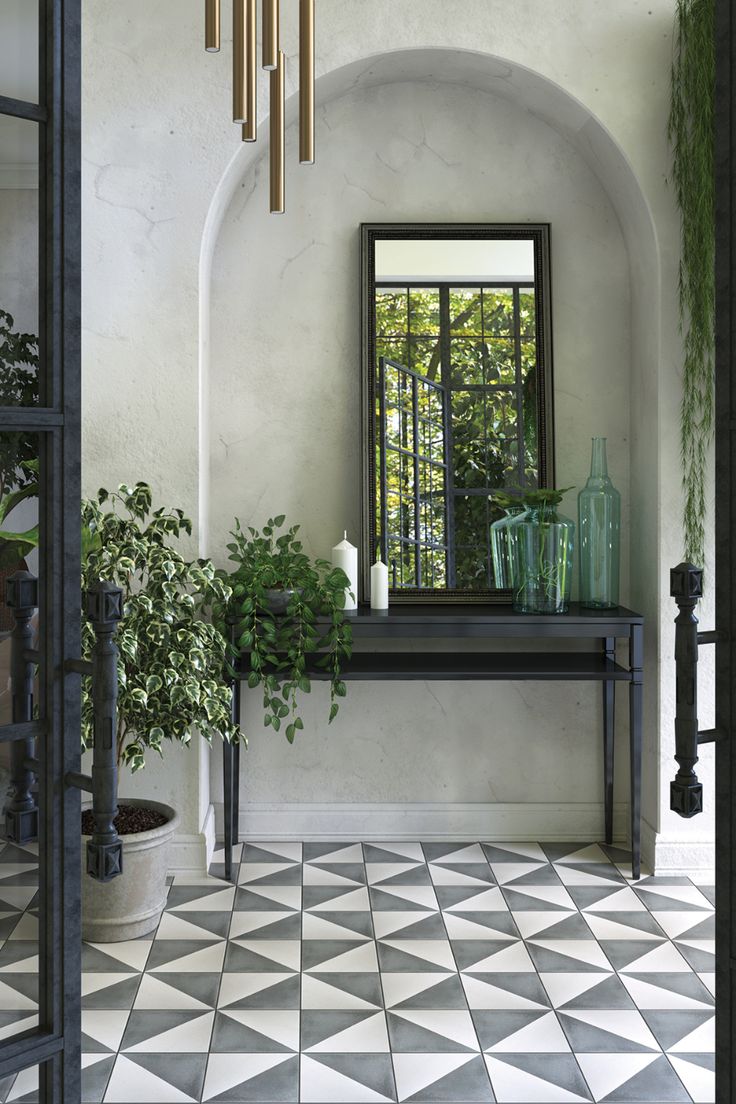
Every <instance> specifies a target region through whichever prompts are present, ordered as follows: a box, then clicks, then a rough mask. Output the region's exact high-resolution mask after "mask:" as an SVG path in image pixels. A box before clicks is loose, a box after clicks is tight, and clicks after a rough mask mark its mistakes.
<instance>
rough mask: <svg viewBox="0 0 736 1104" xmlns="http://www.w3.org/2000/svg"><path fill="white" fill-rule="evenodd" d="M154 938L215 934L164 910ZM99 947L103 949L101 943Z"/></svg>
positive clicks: (206, 938)
mask: <svg viewBox="0 0 736 1104" xmlns="http://www.w3.org/2000/svg"><path fill="white" fill-rule="evenodd" d="M258 915H259V916H265V915H266V913H262V912H259V913H258ZM156 938H157V939H188V940H190V941H192V942H194V941H195V940H197V941H201V942H203V943H211V942H212V940H213V939H217V936H216V935H214V934H213V933H212V932H211V931H207V930H206V928H200V926H199V925H198V924H197V922H196V920H187V919H186V917H184V916H178V915H177V913H175V912H165V913H164V914H163V916H162V917H161V923H160V924H159V926H158V929H157V931H156ZM108 945H110V944H108ZM100 947H101V949H104V948H103V946H102V945H100ZM141 969H142V967H141Z"/></svg>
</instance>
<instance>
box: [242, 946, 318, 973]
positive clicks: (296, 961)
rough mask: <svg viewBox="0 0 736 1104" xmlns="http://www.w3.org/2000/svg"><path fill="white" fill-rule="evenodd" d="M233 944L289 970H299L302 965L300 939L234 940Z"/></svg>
mask: <svg viewBox="0 0 736 1104" xmlns="http://www.w3.org/2000/svg"><path fill="white" fill-rule="evenodd" d="M231 942H232V945H233V946H235V947H242V948H243V950H244V951H252V952H253V953H254V954H257V955H261V956H262V957H263V958H268V959H269V960H270V961H271V962H278V964H279V966H285V967H286V969H287V970H298V969H299V967H300V965H301V957H302V947H301V943H300V942H299V940H298V939H233V940H232V941H231Z"/></svg>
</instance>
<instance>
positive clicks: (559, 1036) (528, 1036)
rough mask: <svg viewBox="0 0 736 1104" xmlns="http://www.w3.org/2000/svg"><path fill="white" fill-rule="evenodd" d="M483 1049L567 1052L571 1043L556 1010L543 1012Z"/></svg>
mask: <svg viewBox="0 0 736 1104" xmlns="http://www.w3.org/2000/svg"><path fill="white" fill-rule="evenodd" d="M521 1014H522V1015H523V1013H521ZM478 1015H480V1013H478ZM485 1015H487V1013H485ZM476 1026H477V1020H476ZM508 1026H509V1025H508V1022H507V1024H506V1027H508ZM479 1035H480V1032H479ZM481 1045H483V1044H481ZM483 1049H484V1050H487V1051H488V1053H490V1054H567V1053H569V1052H570V1044H569V1043H568V1041H567V1039H566V1038H565V1034H564V1032H563V1030H562V1028H561V1027H560V1024H559V1021H558V1019H557V1016H556V1015H555V1014H554V1012H542V1013H540V1014H539V1015H538V1016H534V1018H533V1019H532V1020H530V1022H529V1023H526V1024H520V1025H517V1026H516V1029H515V1030H511V1031H510V1032H509V1033H508V1034H507V1035H505V1036H504V1037H503V1038H500V1039H498V1040H497V1041H496V1042H495V1043H493V1044H491V1045H489V1046H484V1048H483Z"/></svg>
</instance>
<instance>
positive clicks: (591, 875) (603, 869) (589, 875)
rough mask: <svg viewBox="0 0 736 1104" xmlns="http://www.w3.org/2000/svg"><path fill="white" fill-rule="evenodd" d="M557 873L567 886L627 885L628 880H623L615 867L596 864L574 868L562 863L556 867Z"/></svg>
mask: <svg viewBox="0 0 736 1104" xmlns="http://www.w3.org/2000/svg"><path fill="white" fill-rule="evenodd" d="M555 871H556V872H557V875H558V877H559V879H560V881H561V882H562V884H563V885H566V886H606V885H608V886H611V885H618V886H622V885H626V880H625V879H624V878H622V876H621V875H620V874H619V872H618V870H617V869H616V867H615V866H604V865H603V864H600V865H596V864H595V863H590V864H585V865H582V864H581V865H580V866H577V865H575V866H573V865H572V864H570V865H565V864H564V863H560V864H559V865H558V866H556V867H555Z"/></svg>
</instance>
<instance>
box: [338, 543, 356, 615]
mask: <svg viewBox="0 0 736 1104" xmlns="http://www.w3.org/2000/svg"><path fill="white" fill-rule="evenodd" d="M332 562H333V564H334V566H335V567H341V568H342V569H343V571H344V572H345V574H346V575H347V577H348V579H349V580H350V586H349V587H348V588H347V589H346V591H345V606H344V607H343V608H344V609H346V610H354V609H357V608H358V549H357V548H356V547H355V545H354V544H351V543H350V541H349V540H348V534H347V532H345V534H344V535H343V539H342V540H341V541H340V543H339V544H336V545H335V547H334V548H333V549H332Z"/></svg>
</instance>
